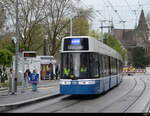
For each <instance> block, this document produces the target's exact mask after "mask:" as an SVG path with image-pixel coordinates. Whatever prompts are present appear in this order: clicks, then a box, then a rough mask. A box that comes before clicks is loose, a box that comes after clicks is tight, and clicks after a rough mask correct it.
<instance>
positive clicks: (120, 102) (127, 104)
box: [99, 78, 146, 113]
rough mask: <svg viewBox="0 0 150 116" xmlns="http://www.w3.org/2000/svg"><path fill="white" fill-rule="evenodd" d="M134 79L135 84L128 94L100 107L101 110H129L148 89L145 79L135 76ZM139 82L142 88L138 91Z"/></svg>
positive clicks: (123, 111) (124, 111)
mask: <svg viewBox="0 0 150 116" xmlns="http://www.w3.org/2000/svg"><path fill="white" fill-rule="evenodd" d="M134 81H135V82H134V86H133V87H132V88H131V89H130V90H129V91H128V92H127V93H126V94H124V95H123V96H121V97H120V98H119V99H117V100H115V101H113V102H112V103H111V104H109V105H107V106H105V107H104V108H102V109H100V110H99V112H122V113H126V112H128V111H129V110H130V109H131V108H132V107H133V105H134V104H135V103H136V102H137V101H138V100H139V99H140V98H141V97H142V95H143V94H144V92H145V90H146V82H145V81H144V80H142V79H139V80H137V79H135V78H134ZM139 84H141V85H140V86H141V87H142V88H141V89H140V90H139V91H137V90H138V87H139ZM135 93H137V94H135Z"/></svg>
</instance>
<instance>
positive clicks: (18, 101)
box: [0, 80, 59, 112]
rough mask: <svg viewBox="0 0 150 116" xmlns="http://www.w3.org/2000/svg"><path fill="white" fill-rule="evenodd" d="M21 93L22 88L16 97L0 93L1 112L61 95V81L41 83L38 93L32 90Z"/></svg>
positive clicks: (19, 88)
mask: <svg viewBox="0 0 150 116" xmlns="http://www.w3.org/2000/svg"><path fill="white" fill-rule="evenodd" d="M21 91H22V88H21V87H18V91H17V94H16V95H9V94H8V92H7V91H2V92H0V112H3V111H6V110H9V109H11V108H14V107H18V106H21V105H26V104H30V103H33V102H37V101H40V100H44V99H48V98H51V97H55V96H57V95H59V80H50V81H41V82H40V84H39V85H38V91H37V92H32V90H31V88H28V89H27V90H25V92H24V93H22V92H21Z"/></svg>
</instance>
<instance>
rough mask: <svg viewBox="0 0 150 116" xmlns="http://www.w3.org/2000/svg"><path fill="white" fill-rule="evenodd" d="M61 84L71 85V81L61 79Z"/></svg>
mask: <svg viewBox="0 0 150 116" xmlns="http://www.w3.org/2000/svg"><path fill="white" fill-rule="evenodd" d="M60 85H71V81H60Z"/></svg>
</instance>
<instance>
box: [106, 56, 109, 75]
mask: <svg viewBox="0 0 150 116" xmlns="http://www.w3.org/2000/svg"><path fill="white" fill-rule="evenodd" d="M106 76H109V57H108V56H106Z"/></svg>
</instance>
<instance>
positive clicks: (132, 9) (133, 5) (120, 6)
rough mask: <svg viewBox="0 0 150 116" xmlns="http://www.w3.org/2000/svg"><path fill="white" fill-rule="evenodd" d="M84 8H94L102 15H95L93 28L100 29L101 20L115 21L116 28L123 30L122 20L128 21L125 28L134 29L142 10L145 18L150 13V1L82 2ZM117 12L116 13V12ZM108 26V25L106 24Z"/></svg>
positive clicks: (95, 0) (87, 0) (104, 0)
mask: <svg viewBox="0 0 150 116" xmlns="http://www.w3.org/2000/svg"><path fill="white" fill-rule="evenodd" d="M80 1H82V2H81V3H82V6H84V7H93V8H94V11H95V12H96V10H98V11H99V12H100V14H98V13H95V14H94V15H95V19H93V21H92V22H93V28H95V29H98V28H99V27H100V25H101V23H100V22H99V20H104V19H107V20H112V19H113V21H114V25H115V28H123V23H120V21H121V20H123V21H126V25H125V28H128V29H133V28H134V27H135V24H136V22H137V21H138V19H139V16H140V13H141V9H143V10H144V13H145V16H147V13H148V12H150V0H80ZM115 11H116V12H115ZM105 25H108V24H105Z"/></svg>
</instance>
